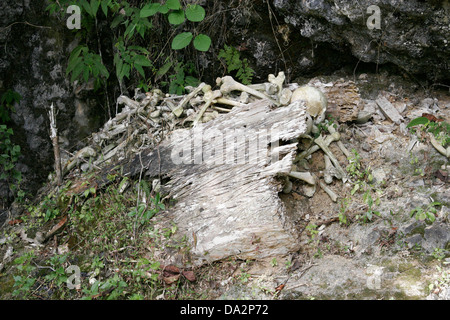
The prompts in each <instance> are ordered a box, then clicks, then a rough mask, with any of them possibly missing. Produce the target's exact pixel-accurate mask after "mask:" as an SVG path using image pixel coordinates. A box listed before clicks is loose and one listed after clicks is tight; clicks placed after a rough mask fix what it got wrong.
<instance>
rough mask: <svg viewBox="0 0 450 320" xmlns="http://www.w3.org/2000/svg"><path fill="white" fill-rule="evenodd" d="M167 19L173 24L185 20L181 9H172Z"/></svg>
mask: <svg viewBox="0 0 450 320" xmlns="http://www.w3.org/2000/svg"><path fill="white" fill-rule="evenodd" d="M167 19H168V20H169V23H170V24H173V25H179V24H182V23H183V22H184V20H186V19H185V17H184V11H183V10H176V11H172V12H171V13H169V16H168V17H167Z"/></svg>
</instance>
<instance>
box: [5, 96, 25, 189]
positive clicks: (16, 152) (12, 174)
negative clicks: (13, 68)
mask: <svg viewBox="0 0 450 320" xmlns="http://www.w3.org/2000/svg"><path fill="white" fill-rule="evenodd" d="M20 99H21V96H20V94H19V93H17V92H15V91H13V90H7V91H6V92H5V93H3V94H2V96H1V98H0V118H1V120H2V122H4V123H7V122H8V121H9V120H11V118H10V113H11V112H15V109H14V104H15V103H18V102H19V101H20ZM13 135H14V131H13V129H12V128H9V127H8V126H7V125H6V124H1V125H0V173H1V174H0V180H6V181H7V182H8V184H9V189H10V190H11V191H13V193H15V194H16V195H17V196H19V198H22V197H23V196H24V192H23V191H22V190H21V189H20V182H21V181H22V174H21V172H20V171H19V170H17V169H16V168H15V166H16V163H17V161H18V160H19V157H20V155H21V149H20V146H19V145H16V144H14V143H13V142H12V136H13Z"/></svg>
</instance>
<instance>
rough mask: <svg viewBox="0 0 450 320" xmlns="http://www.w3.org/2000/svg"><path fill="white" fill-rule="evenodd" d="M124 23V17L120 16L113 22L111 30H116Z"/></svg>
mask: <svg viewBox="0 0 450 320" xmlns="http://www.w3.org/2000/svg"><path fill="white" fill-rule="evenodd" d="M122 22H123V16H122V15H121V14H118V15H117V16H116V17H115V18H114V20H113V21H112V22H111V28H112V29H114V28H116V27H117V26H118V25H119V24H120V23H122Z"/></svg>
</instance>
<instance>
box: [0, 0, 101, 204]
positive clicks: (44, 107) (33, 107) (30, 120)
mask: <svg viewBox="0 0 450 320" xmlns="http://www.w3.org/2000/svg"><path fill="white" fill-rule="evenodd" d="M45 7H46V4H45V2H44V1H21V2H20V3H18V2H17V1H10V0H5V1H1V3H0V18H1V21H2V30H1V31H0V44H1V47H2V48H5V50H1V53H0V74H1V75H2V78H1V79H0V94H1V93H3V92H4V91H6V90H8V89H10V90H13V91H15V92H17V93H19V94H20V96H21V97H22V98H21V100H20V103H18V104H16V106H15V110H16V112H15V113H13V114H12V115H11V118H12V121H11V123H9V124H8V126H9V127H11V128H12V129H13V131H14V136H13V140H14V143H15V144H18V145H20V147H21V153H22V156H21V158H20V159H19V163H18V164H17V169H18V170H19V171H21V172H22V176H23V178H24V181H23V183H22V188H23V189H24V190H26V191H29V192H33V191H34V190H36V189H37V188H38V187H40V186H41V183H42V181H44V180H45V178H46V177H47V175H48V172H49V171H53V150H52V146H51V141H50V138H49V120H48V108H49V106H50V104H51V103H52V102H53V103H54V105H55V107H56V109H57V126H58V129H59V134H60V137H61V147H62V148H63V149H64V150H69V149H70V148H71V147H73V146H76V145H77V143H79V142H80V141H81V140H82V139H83V138H84V137H86V136H87V134H89V133H90V132H91V131H92V129H94V128H97V127H98V124H99V123H98V122H99V121H98V120H99V119H98V116H97V117H96V116H95V115H94V114H93V112H92V111H93V110H95V106H96V104H97V103H98V102H95V100H93V99H89V97H88V95H89V93H91V92H92V91H90V90H89V88H87V87H86V86H85V87H79V88H74V87H72V85H71V84H70V83H69V81H68V79H67V77H66V75H65V69H66V64H67V59H68V56H69V54H70V51H71V50H72V49H73V47H74V46H76V45H77V43H76V40H75V36H74V34H73V33H71V32H70V30H68V29H67V28H66V25H65V21H60V20H59V19H57V18H53V19H49V18H48V16H47V14H46V13H45ZM91 89H92V88H91ZM86 93H88V94H86ZM91 95H92V94H91ZM97 110H98V108H97ZM0 190H1V191H0V206H1V205H2V202H7V197H8V194H7V190H8V187H7V186H6V184H4V183H3V181H0Z"/></svg>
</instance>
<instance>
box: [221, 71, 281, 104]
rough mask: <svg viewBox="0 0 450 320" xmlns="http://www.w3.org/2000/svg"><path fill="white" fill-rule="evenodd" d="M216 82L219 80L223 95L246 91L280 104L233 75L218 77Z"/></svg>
mask: <svg viewBox="0 0 450 320" xmlns="http://www.w3.org/2000/svg"><path fill="white" fill-rule="evenodd" d="M216 82H217V84H220V91H221V92H222V94H223V95H228V94H230V93H231V92H232V91H244V92H247V93H249V94H251V95H253V96H255V97H258V98H260V99H266V100H269V101H270V102H272V103H274V104H275V105H279V103H278V102H276V101H275V100H273V99H272V98H270V97H269V96H267V95H265V94H264V93H262V92H259V91H258V90H255V89H252V88H249V87H247V86H245V85H243V84H242V83H239V82H237V81H236V80H234V79H233V77H231V76H225V77H222V78H218V79H217V81H216Z"/></svg>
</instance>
